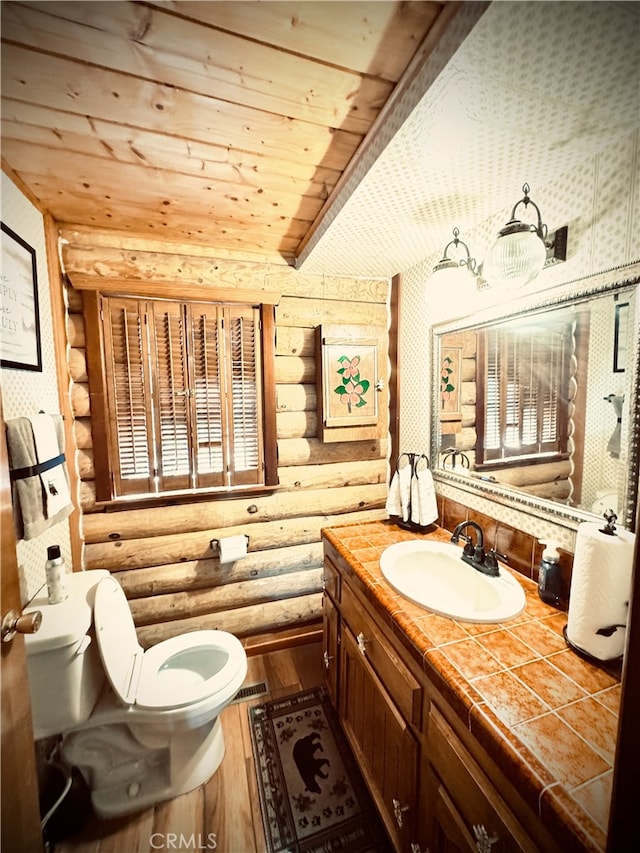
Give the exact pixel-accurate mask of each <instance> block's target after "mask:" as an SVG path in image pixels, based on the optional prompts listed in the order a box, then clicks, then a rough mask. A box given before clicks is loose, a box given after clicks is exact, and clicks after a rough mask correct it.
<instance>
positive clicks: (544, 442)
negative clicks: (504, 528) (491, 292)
mask: <svg viewBox="0 0 640 853" xmlns="http://www.w3.org/2000/svg"><path fill="white" fill-rule="evenodd" d="M637 290H638V288H637V285H636V283H635V282H634V283H632V284H630V283H629V282H627V283H625V284H623V285H620V286H608V287H606V288H604V289H603V290H601V291H600V292H595V293H594V292H593V291H591V292H590V293H588V294H586V295H583V296H578V297H575V298H572V299H565V300H564V301H562V302H558V303H556V304H553V305H551V304H548V303H547V304H546V305H544V306H543V307H540V308H537V309H533V310H528V311H526V312H523V313H521V314H518V315H514V316H507V317H504V316H503V317H501V318H496V319H490V320H486V321H483V322H481V323H476V322H474V320H473V318H467V319H465V320H461V321H459V322H457V323H446V324H440V325H439V326H436V327H434V340H433V344H434V350H433V357H434V361H433V364H434V365H435V367H436V369H437V370H438V369H439V375H436V381H435V383H434V384H435V386H436V389H439V390H436V396H435V401H436V405H435V406H434V424H433V430H432V435H433V436H434V447H433V449H432V454H433V458H434V459H435V460H437V463H436V464H437V468H438V469H439V471H441V472H443V475H445V476H446V477H447V478H448V479H452V480H455V481H457V482H458V484H459V485H463V487H464V486H466V485H469V486H472V485H473V484H474V483H475V484H476V486H477V488H479V489H481V490H482V491H489V492H490V491H492V490H494V491H496V492H500V491H502V492H503V494H506V495H509V494H511V495H514V494H517V495H518V497H519V499H520V500H522V501H523V502H524V503H528V504H530V505H533V506H536V505H540V506H543V507H545V506H546V507H547V508H549V507H550V508H551V511H552V512H556V513H559V514H564V515H569V516H571V515H572V514H573V515H574V516H575V518H582V517H583V514H584V513H594V514H597V515H598V516H600V517H602V514H603V512H605V511H606V510H608V509H612V510H613V511H614V512H615V513H616V514H617V515H618V517H619V519H620V523H621V524H625V525H627V526H632V524H633V517H632V516H633V513H632V511H631V510H630V504H631V499H632V498H633V500H634V501H635V497H636V495H637V482H636V483H634V482H633V480H634V478H635V477H637V464H638V462H637V447H635V446H634V442H633V424H632V422H631V420H632V417H633V416H634V413H635V406H636V383H637V379H636V365H635V358H636V348H637V311H638V304H637V299H638V294H637ZM445 472H446V474H445ZM634 472H635V474H634ZM464 480H466V481H467V482H466V483H464V482H463V481H464ZM480 484H481V485H480ZM503 490H504V491H503ZM561 507H563V508H564V511H562V510H560V508H561ZM572 510H573V511H574V512H573V513H572Z"/></svg>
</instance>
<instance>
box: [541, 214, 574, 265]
mask: <svg viewBox="0 0 640 853" xmlns="http://www.w3.org/2000/svg"><path fill="white" fill-rule="evenodd" d="M568 232H569V226H568V225H563V226H562V228H557V229H556V230H555V231H551V232H550V233H549V234H547V237H546V239H545V241H544V245H545V247H546V250H547V257H546V259H545V262H544V267H543V269H546V267H550V266H553V265H554V264H559V263H561V262H562V261H566V260H567V234H568Z"/></svg>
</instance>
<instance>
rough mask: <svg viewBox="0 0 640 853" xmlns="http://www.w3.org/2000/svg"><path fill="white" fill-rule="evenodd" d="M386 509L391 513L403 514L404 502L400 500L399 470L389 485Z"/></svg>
mask: <svg viewBox="0 0 640 853" xmlns="http://www.w3.org/2000/svg"><path fill="white" fill-rule="evenodd" d="M385 509H386V510H387V512H388V513H389V515H402V502H401V500H400V477H399V476H398V472H397V471H396V473H395V474H394V475H393V477H392V478H391V485H390V486H389V494H388V495H387V503H386V506H385Z"/></svg>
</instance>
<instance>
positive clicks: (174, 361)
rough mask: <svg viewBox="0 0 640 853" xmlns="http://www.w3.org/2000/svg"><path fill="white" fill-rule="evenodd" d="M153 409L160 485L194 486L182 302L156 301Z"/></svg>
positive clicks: (153, 311)
mask: <svg viewBox="0 0 640 853" xmlns="http://www.w3.org/2000/svg"><path fill="white" fill-rule="evenodd" d="M150 308H151V311H150V314H151V316H152V318H153V328H152V340H153V341H154V343H155V347H154V350H155V352H154V355H155V358H154V368H155V370H154V376H155V388H154V413H155V424H154V426H155V432H156V456H157V464H158V489H159V491H167V490H169V489H188V488H190V487H191V440H190V432H191V424H190V415H189V385H188V378H187V352H186V340H185V326H184V312H183V309H182V306H181V305H177V304H173V303H166V304H163V303H154V304H152V305H151V306H150Z"/></svg>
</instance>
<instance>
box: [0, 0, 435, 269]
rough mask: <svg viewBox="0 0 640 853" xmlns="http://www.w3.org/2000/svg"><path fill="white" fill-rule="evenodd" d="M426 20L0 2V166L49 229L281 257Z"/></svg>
mask: <svg viewBox="0 0 640 853" xmlns="http://www.w3.org/2000/svg"><path fill="white" fill-rule="evenodd" d="M443 12H446V3H443V2H401V1H400V0H392V2H370V0H360V2H314V1H313V0H311V2H237V0H235V1H234V2H178V0H173V2H158V3H131V2H121V1H120V2H84V0H81V2H44V3H19V2H2V4H1V13H2V158H3V167H4V168H5V171H8V172H9V174H11V173H13V174H14V175H15V176H17V178H18V179H19V180H20V181H22V182H23V184H24V185H25V186H26V188H27V189H28V191H29V192H30V193H32V195H33V196H34V197H35V198H36V199H37V200H38V202H39V203H40V205H41V206H42V207H43V208H44V209H46V210H47V211H49V212H50V213H51V214H52V216H53V217H54V218H55V219H56V220H58V221H59V222H60V223H64V224H66V225H76V226H86V227H98V228H100V229H104V228H107V229H117V230H118V231H124V232H127V233H128V234H130V235H132V236H136V237H142V238H147V239H149V238H153V239H162V240H165V241H176V242H181V243H200V244H206V245H208V246H215V247H216V248H217V249H220V250H224V251H228V252H230V253H242V254H247V253H259V254H260V255H263V256H275V255H279V256H282V257H284V258H285V259H287V260H288V261H291V260H292V259H293V258H294V257H295V255H296V251H297V249H298V247H299V245H300V243H301V241H302V240H303V238H304V237H305V235H306V234H307V232H308V231H309V229H310V228H312V226H313V223H314V220H316V218H317V217H318V214H319V213H320V210H321V209H322V207H323V205H324V203H325V201H326V200H327V198H328V197H329V196H330V194H331V192H332V190H333V189H334V187H335V186H336V183H337V181H338V180H339V178H340V176H341V175H342V173H343V172H344V171H345V168H346V167H347V165H348V164H349V162H350V161H351V160H352V158H353V157H354V155H356V152H357V151H358V148H359V146H360V145H361V144H362V142H363V140H364V139H365V137H366V136H367V134H368V133H369V132H370V131H371V128H372V125H373V124H374V122H375V121H376V118H377V117H378V115H379V114H380V111H381V110H382V109H383V107H384V105H385V104H386V103H387V102H388V101H389V98H390V97H391V96H392V93H393V92H394V89H395V88H396V86H397V84H398V82H399V81H401V80H402V79H403V75H405V74H406V73H407V69H408V67H409V68H410V67H411V61H412V59H413V58H414V56H415V55H416V52H417V51H418V49H419V48H420V47H421V45H423V42H424V40H425V37H426V36H427V34H428V33H429V32H430V31H431V30H432V28H434V25H436V24H438V19H439V18H440V19H441V20H440V26H443V25H442V18H443V17H444V15H443ZM437 31H438V28H437V27H436V29H435V30H433V33H436V32H437ZM433 33H432V35H431V37H430V39H429V41H428V42H427V44H428V45H429V49H430V48H431V46H432V45H431V41H432V40H433V41H435V39H434V37H433ZM425 50H426V48H425V47H424V46H423V47H422V50H421V53H423V52H424V51H425ZM374 130H375V129H374Z"/></svg>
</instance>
